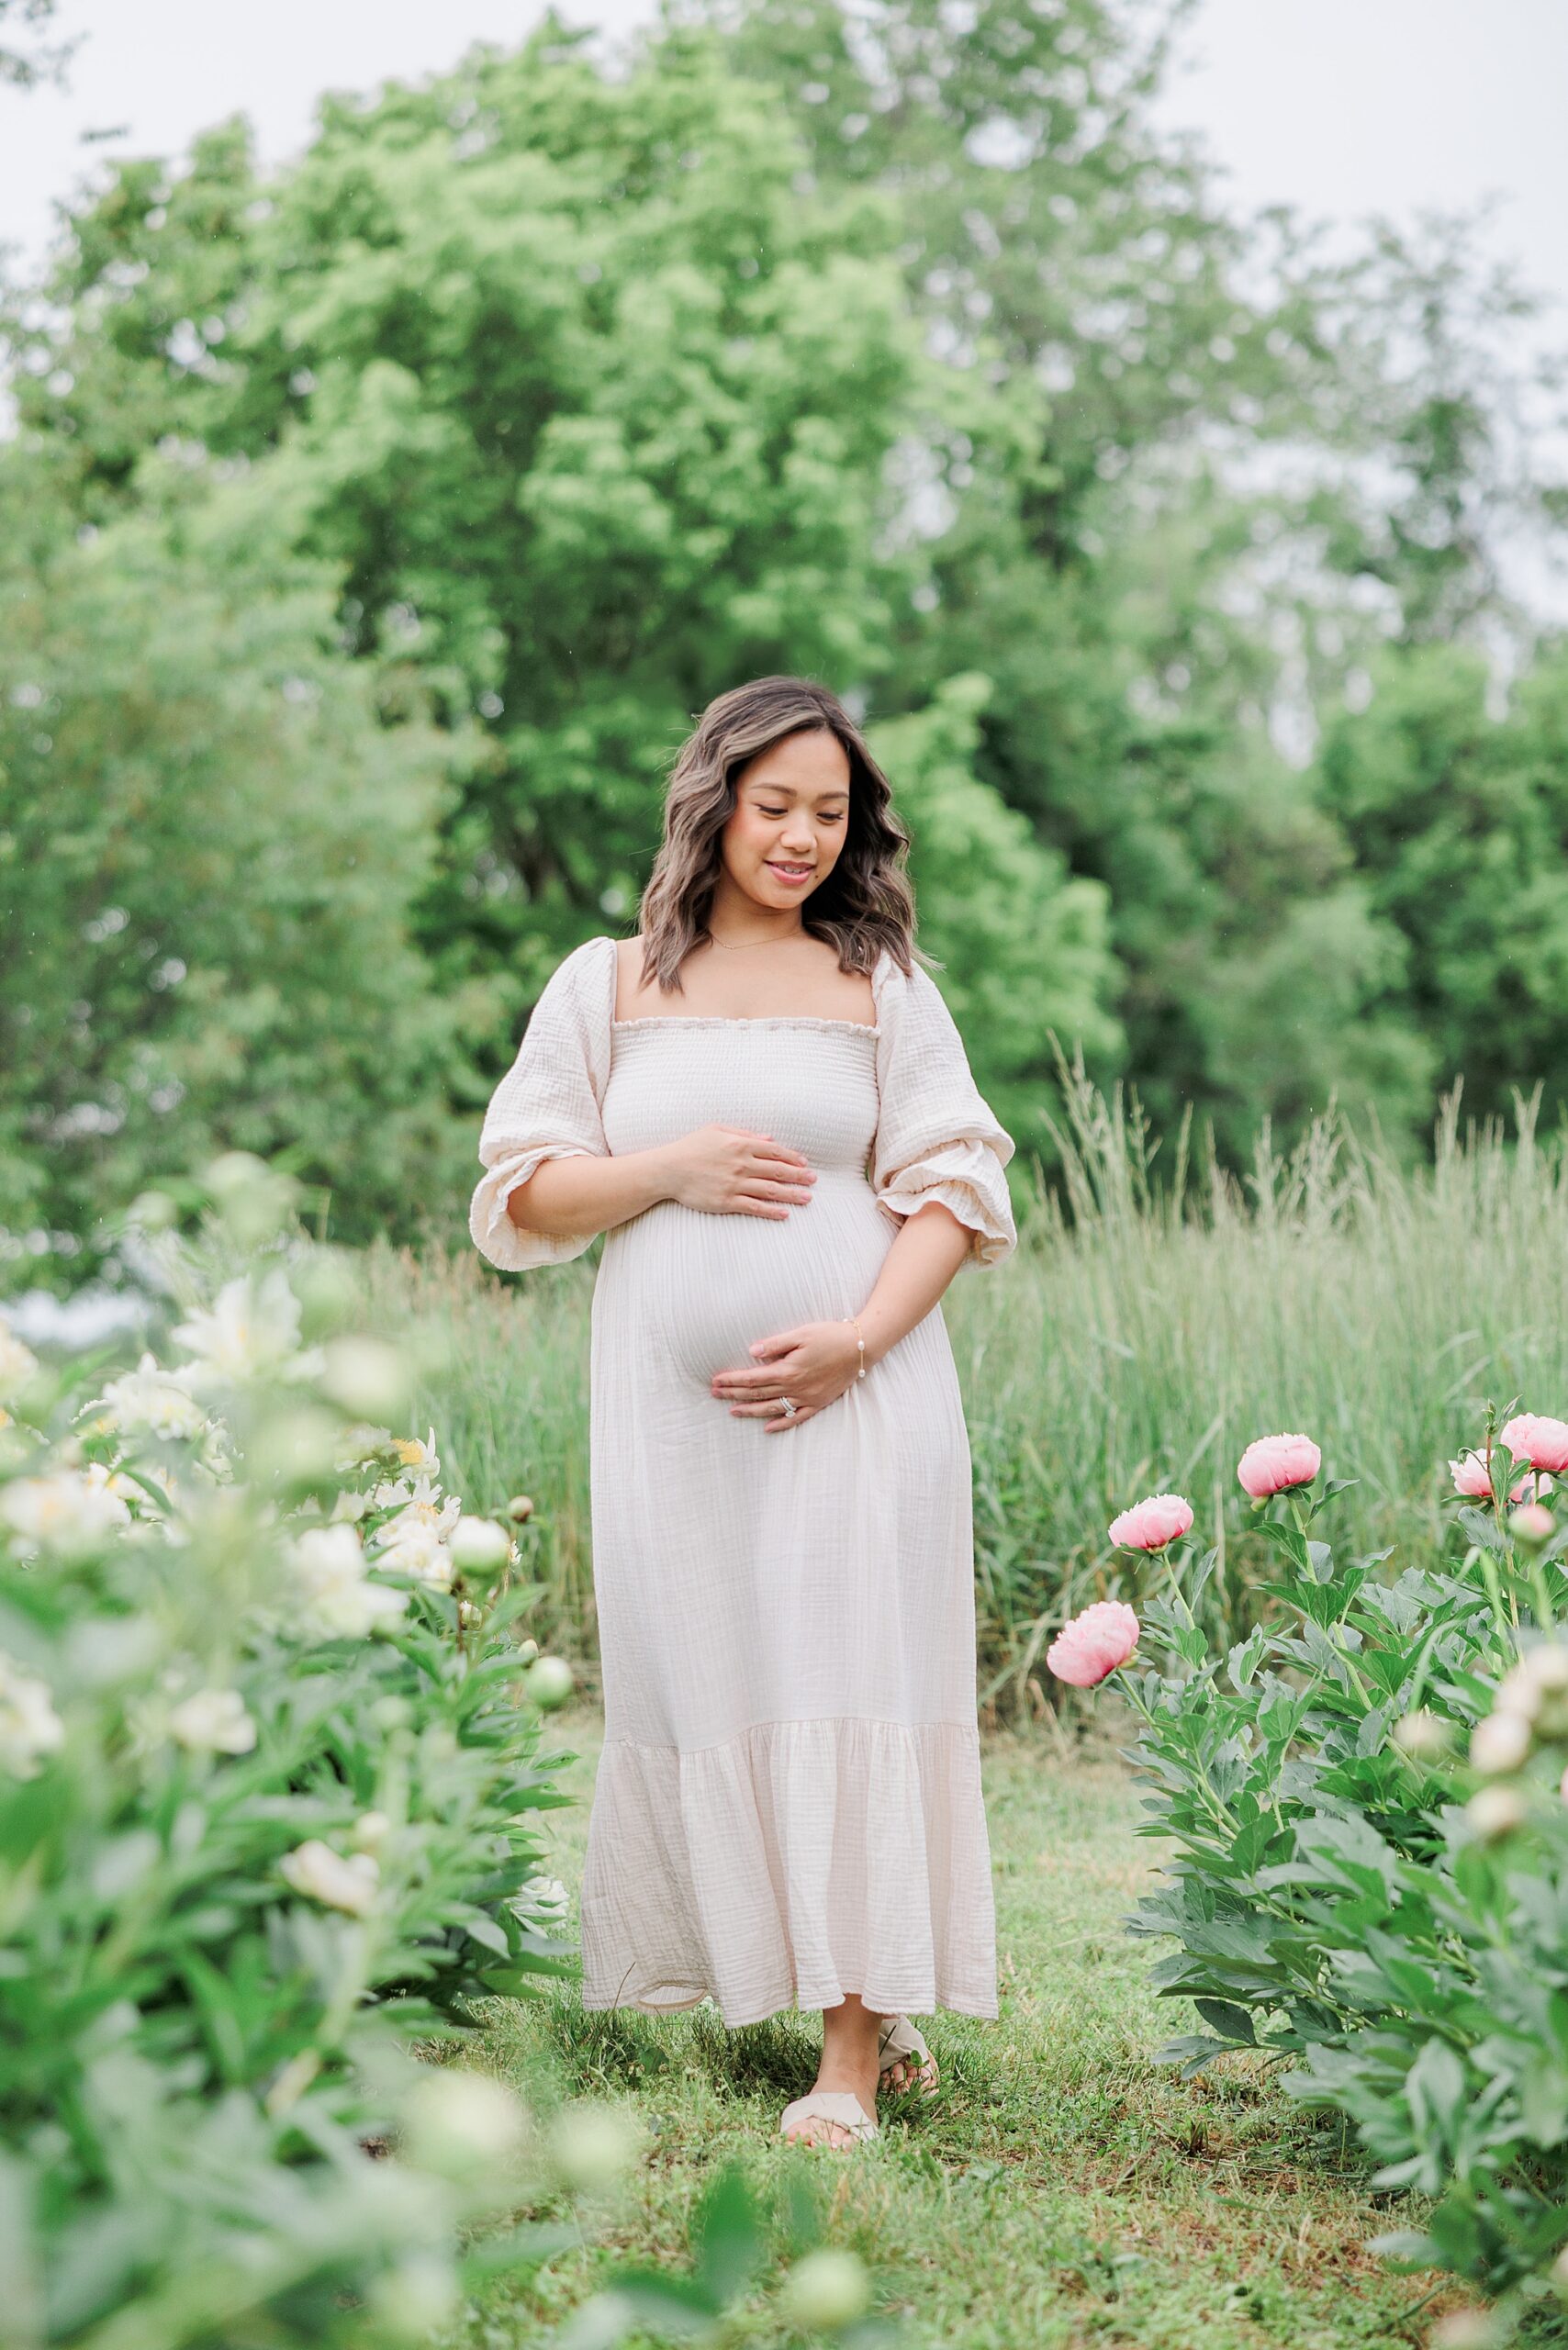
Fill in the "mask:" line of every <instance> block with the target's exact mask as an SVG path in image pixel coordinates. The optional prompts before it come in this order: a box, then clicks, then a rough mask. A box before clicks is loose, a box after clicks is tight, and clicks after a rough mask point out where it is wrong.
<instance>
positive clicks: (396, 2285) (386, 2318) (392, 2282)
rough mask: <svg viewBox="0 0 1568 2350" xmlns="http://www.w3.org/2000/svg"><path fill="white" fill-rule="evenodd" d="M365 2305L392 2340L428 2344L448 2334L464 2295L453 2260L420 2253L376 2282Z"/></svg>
mask: <svg viewBox="0 0 1568 2350" xmlns="http://www.w3.org/2000/svg"><path fill="white" fill-rule="evenodd" d="M365 2303H366V2306H367V2308H368V2309H369V2310H370V2311H371V2313H372V2315H373V2316H374V2318H375V2322H376V2324H377V2326H378V2328H379V2329H380V2331H381V2332H382V2333H384V2334H386V2336H388V2337H389V2338H390V2339H391V2340H392V2341H394V2342H406V2343H409V2344H428V2343H429V2342H430V2340H431V2336H432V2335H434V2334H438V2333H446V2332H447V2331H448V2329H449V2328H450V2326H451V2324H452V2322H453V2320H454V2318H455V2317H456V2315H457V2312H458V2311H459V2310H460V2309H461V2307H462V2305H463V2295H462V2291H461V2288H460V2287H459V2285H458V2282H457V2275H456V2272H455V2270H454V2268H453V2266H452V2264H451V2263H450V2261H446V2260H442V2259H440V2258H438V2257H437V2255H435V2254H434V2253H430V2252H416V2253H410V2254H409V2255H407V2256H406V2257H405V2258H404V2259H402V2260H399V2261H398V2263H397V2265H396V2266H394V2267H391V2268H388V2269H386V2271H385V2272H384V2273H383V2274H382V2275H381V2276H379V2277H375V2278H374V2279H373V2280H372V2282H371V2284H370V2285H369V2287H368V2288H367V2289H366V2292H365Z"/></svg>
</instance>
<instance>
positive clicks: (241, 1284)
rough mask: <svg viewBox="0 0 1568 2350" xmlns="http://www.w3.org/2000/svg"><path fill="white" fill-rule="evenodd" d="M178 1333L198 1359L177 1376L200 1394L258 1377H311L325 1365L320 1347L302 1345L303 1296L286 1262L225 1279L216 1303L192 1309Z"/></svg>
mask: <svg viewBox="0 0 1568 2350" xmlns="http://www.w3.org/2000/svg"><path fill="white" fill-rule="evenodd" d="M174 1337H175V1338H176V1339H177V1340H178V1341H179V1343H180V1345H181V1346H183V1347H188V1348H190V1350H191V1354H192V1356H193V1357H194V1360H192V1361H190V1362H187V1363H182V1364H181V1365H180V1366H179V1368H178V1370H176V1371H174V1374H173V1376H174V1379H175V1380H177V1381H178V1382H180V1383H181V1384H182V1385H184V1386H188V1387H189V1388H190V1390H191V1392H192V1393H195V1394H197V1395H200V1394H206V1393H210V1392H211V1391H212V1390H213V1389H214V1388H222V1387H238V1386H243V1385H244V1384H245V1383H246V1382H248V1381H250V1380H253V1379H287V1380H297V1379H312V1378H315V1377H317V1376H318V1375H319V1371H320V1370H321V1365H322V1360H323V1358H322V1354H321V1349H320V1348H319V1347H313V1348H309V1349H308V1351H306V1352H303V1353H302V1352H301V1351H300V1346H299V1300H298V1299H297V1297H296V1296H295V1294H294V1292H293V1291H292V1290H291V1289H290V1287H289V1285H288V1277H287V1275H286V1273H285V1272H284V1270H283V1268H282V1266H281V1265H273V1266H271V1267H269V1269H268V1270H267V1271H266V1272H264V1273H263V1274H261V1275H260V1276H259V1277H258V1276H257V1275H256V1274H254V1273H241V1274H240V1275H239V1276H238V1277H237V1278H236V1279H235V1280H233V1281H225V1283H224V1285H223V1287H222V1288H221V1289H220V1290H219V1291H218V1295H217V1297H216V1299H215V1300H214V1301H213V1304H212V1306H211V1308H210V1309H205V1308H204V1309H201V1310H198V1311H197V1312H196V1313H195V1314H193V1315H191V1316H190V1318H189V1320H188V1321H185V1322H182V1323H180V1324H179V1325H178V1326H176V1328H175V1330H174Z"/></svg>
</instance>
